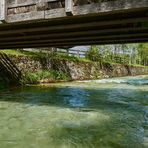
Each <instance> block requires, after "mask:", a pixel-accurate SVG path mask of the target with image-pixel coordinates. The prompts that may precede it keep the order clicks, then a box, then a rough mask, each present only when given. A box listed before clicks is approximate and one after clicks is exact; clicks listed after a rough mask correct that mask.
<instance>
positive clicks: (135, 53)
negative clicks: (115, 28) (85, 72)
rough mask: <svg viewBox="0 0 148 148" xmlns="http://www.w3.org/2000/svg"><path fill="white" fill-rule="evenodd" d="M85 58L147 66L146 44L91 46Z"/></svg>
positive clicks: (147, 46) (147, 51) (147, 53)
mask: <svg viewBox="0 0 148 148" xmlns="http://www.w3.org/2000/svg"><path fill="white" fill-rule="evenodd" d="M87 58H88V59H89V60H92V61H103V62H110V63H119V64H124V65H144V66H148V44H119V45H102V46H94V45H93V46H91V48H90V50H89V51H88V52H87Z"/></svg>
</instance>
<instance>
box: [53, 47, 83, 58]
mask: <svg viewBox="0 0 148 148" xmlns="http://www.w3.org/2000/svg"><path fill="white" fill-rule="evenodd" d="M55 52H57V53H62V54H66V55H68V56H75V57H80V58H84V57H85V56H86V50H81V49H60V48H58V49H56V51H55Z"/></svg>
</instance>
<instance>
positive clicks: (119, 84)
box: [0, 76, 148, 148]
mask: <svg viewBox="0 0 148 148" xmlns="http://www.w3.org/2000/svg"><path fill="white" fill-rule="evenodd" d="M0 148H148V76H138V77H124V78H113V79H103V80H92V81H77V82H68V83H56V84H47V85H42V86H41V85H39V86H25V87H15V88H10V89H6V90H1V91H0Z"/></svg>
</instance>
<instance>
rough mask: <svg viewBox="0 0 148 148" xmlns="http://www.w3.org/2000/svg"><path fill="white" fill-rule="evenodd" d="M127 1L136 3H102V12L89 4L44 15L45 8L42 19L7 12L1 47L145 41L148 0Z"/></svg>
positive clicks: (1, 27) (0, 32)
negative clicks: (47, 15)
mask: <svg viewBox="0 0 148 148" xmlns="http://www.w3.org/2000/svg"><path fill="white" fill-rule="evenodd" d="M118 1H119V0H118ZM120 1H122V2H123V0H120ZM129 1H130V2H131V4H133V3H135V2H137V5H129V6H128V8H127V7H125V5H127V4H126V3H123V6H122V5H121V6H120V8H118V6H117V4H118V2H116V1H115V2H113V4H114V6H112V5H109V6H108V4H111V2H104V3H103V4H104V5H105V9H106V10H107V11H106V10H104V11H103V9H104V8H102V9H101V8H100V7H99V9H97V10H96V8H95V7H94V6H95V5H98V4H94V3H93V4H92V3H90V4H87V5H84V6H75V7H74V8H73V9H74V11H71V12H70V15H69V16H67V15H68V14H67V15H66V12H65V9H63V8H60V9H52V11H53V10H54V11H53V12H55V13H54V16H52V17H51V18H45V10H44V19H39V18H35V19H31V18H30V19H27V18H28V17H23V16H25V15H26V16H27V15H28V13H22V14H13V15H12V14H11V15H8V16H7V17H6V20H3V23H1V24H0V49H9V48H36V47H65V46H76V45H90V44H91V45H92V44H98V45H99V44H117V43H137V42H148V1H147V0H141V1H143V2H138V1H136V0H135V1H134V0H129ZM129 4H130V3H129ZM115 6H116V7H115ZM108 7H109V8H108ZM89 8H91V10H90V9H89ZM117 8H118V9H117ZM88 9H89V10H88ZM94 9H95V10H94ZM55 10H56V11H55ZM57 10H58V12H57ZM49 11H50V10H48V13H49ZM63 11H64V13H63ZM40 12H41V11H40ZM32 13H34V12H32ZM58 13H59V14H60V17H57V16H58ZM62 14H63V16H61V15H62ZM29 15H30V14H29ZM50 16H51V15H50ZM12 18H13V19H14V18H15V19H14V20H13V19H12ZM24 18H26V20H24ZM21 19H22V20H21Z"/></svg>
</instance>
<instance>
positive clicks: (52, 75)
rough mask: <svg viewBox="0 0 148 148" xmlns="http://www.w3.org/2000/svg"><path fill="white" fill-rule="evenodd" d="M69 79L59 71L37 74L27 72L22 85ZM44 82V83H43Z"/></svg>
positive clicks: (44, 71) (43, 71) (38, 72)
mask: <svg viewBox="0 0 148 148" xmlns="http://www.w3.org/2000/svg"><path fill="white" fill-rule="evenodd" d="M68 79H69V77H68V76H67V75H66V74H64V73H63V72H61V71H56V70H50V71H49V70H48V71H47V70H42V71H37V72H27V73H25V75H24V79H23V80H22V83H23V84H38V83H40V82H43V81H44V82H53V81H60V80H65V81H66V80H68ZM45 80H46V81H45Z"/></svg>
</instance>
